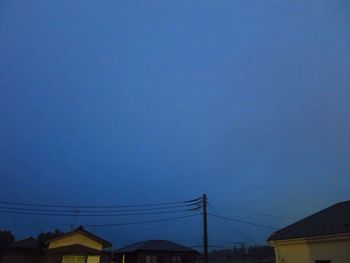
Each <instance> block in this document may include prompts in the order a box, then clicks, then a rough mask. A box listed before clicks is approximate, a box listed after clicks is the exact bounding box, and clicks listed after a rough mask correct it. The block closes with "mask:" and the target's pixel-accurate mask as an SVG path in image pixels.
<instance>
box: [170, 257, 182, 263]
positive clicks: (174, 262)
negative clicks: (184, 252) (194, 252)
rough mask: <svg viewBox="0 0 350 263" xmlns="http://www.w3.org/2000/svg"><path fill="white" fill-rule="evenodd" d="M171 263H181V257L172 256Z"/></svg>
mask: <svg viewBox="0 0 350 263" xmlns="http://www.w3.org/2000/svg"><path fill="white" fill-rule="evenodd" d="M171 263H182V257H181V256H172V257H171Z"/></svg>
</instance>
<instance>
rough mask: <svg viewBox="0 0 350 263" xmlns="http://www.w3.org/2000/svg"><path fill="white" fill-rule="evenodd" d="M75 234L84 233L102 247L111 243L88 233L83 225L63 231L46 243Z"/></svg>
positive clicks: (109, 245)
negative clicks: (69, 230) (63, 232)
mask: <svg viewBox="0 0 350 263" xmlns="http://www.w3.org/2000/svg"><path fill="white" fill-rule="evenodd" d="M75 234H82V235H85V236H87V237H89V238H91V239H93V240H95V241H96V242H98V243H100V244H102V245H103V247H104V248H106V247H111V246H112V244H111V243H110V242H108V241H106V240H104V239H102V238H100V237H98V236H96V235H94V234H92V233H90V232H89V231H86V230H85V229H84V227H83V226H79V227H78V228H76V229H74V230H73V231H71V232H67V233H65V234H63V235H60V236H58V237H56V238H53V239H50V240H48V241H47V243H50V242H52V241H56V240H60V239H62V238H66V237H70V236H72V235H75Z"/></svg>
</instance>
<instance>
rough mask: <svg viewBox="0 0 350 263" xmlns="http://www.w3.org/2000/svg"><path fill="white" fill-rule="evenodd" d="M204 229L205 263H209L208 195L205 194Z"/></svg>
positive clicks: (203, 200) (203, 199)
mask: <svg viewBox="0 0 350 263" xmlns="http://www.w3.org/2000/svg"><path fill="white" fill-rule="evenodd" d="M202 202H203V227H204V231H203V233H204V237H203V246H204V263H208V225H207V195H206V194H203V198H202Z"/></svg>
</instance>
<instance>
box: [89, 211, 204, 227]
mask: <svg viewBox="0 0 350 263" xmlns="http://www.w3.org/2000/svg"><path fill="white" fill-rule="evenodd" d="M198 215H202V213H197V214H192V215H186V216H176V217H168V218H162V219H155V220H146V221H138V222H130V223H116V224H96V225H86V226H87V227H110V226H126V225H139V224H150V223H157V222H165V221H172V220H177V219H182V218H189V217H194V216H198Z"/></svg>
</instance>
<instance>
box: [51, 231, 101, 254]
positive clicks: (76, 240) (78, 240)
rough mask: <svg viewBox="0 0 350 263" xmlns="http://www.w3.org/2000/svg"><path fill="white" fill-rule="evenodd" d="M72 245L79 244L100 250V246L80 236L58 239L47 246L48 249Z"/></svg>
mask: <svg viewBox="0 0 350 263" xmlns="http://www.w3.org/2000/svg"><path fill="white" fill-rule="evenodd" d="M74 244H79V245H83V246H86V247H90V248H93V249H97V250H102V244H100V243H98V242H96V241H95V240H93V239H91V238H89V237H87V236H85V235H82V234H74V235H71V236H68V237H65V238H62V239H58V240H56V241H52V242H50V244H49V249H51V248H57V247H64V246H69V245H74Z"/></svg>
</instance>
